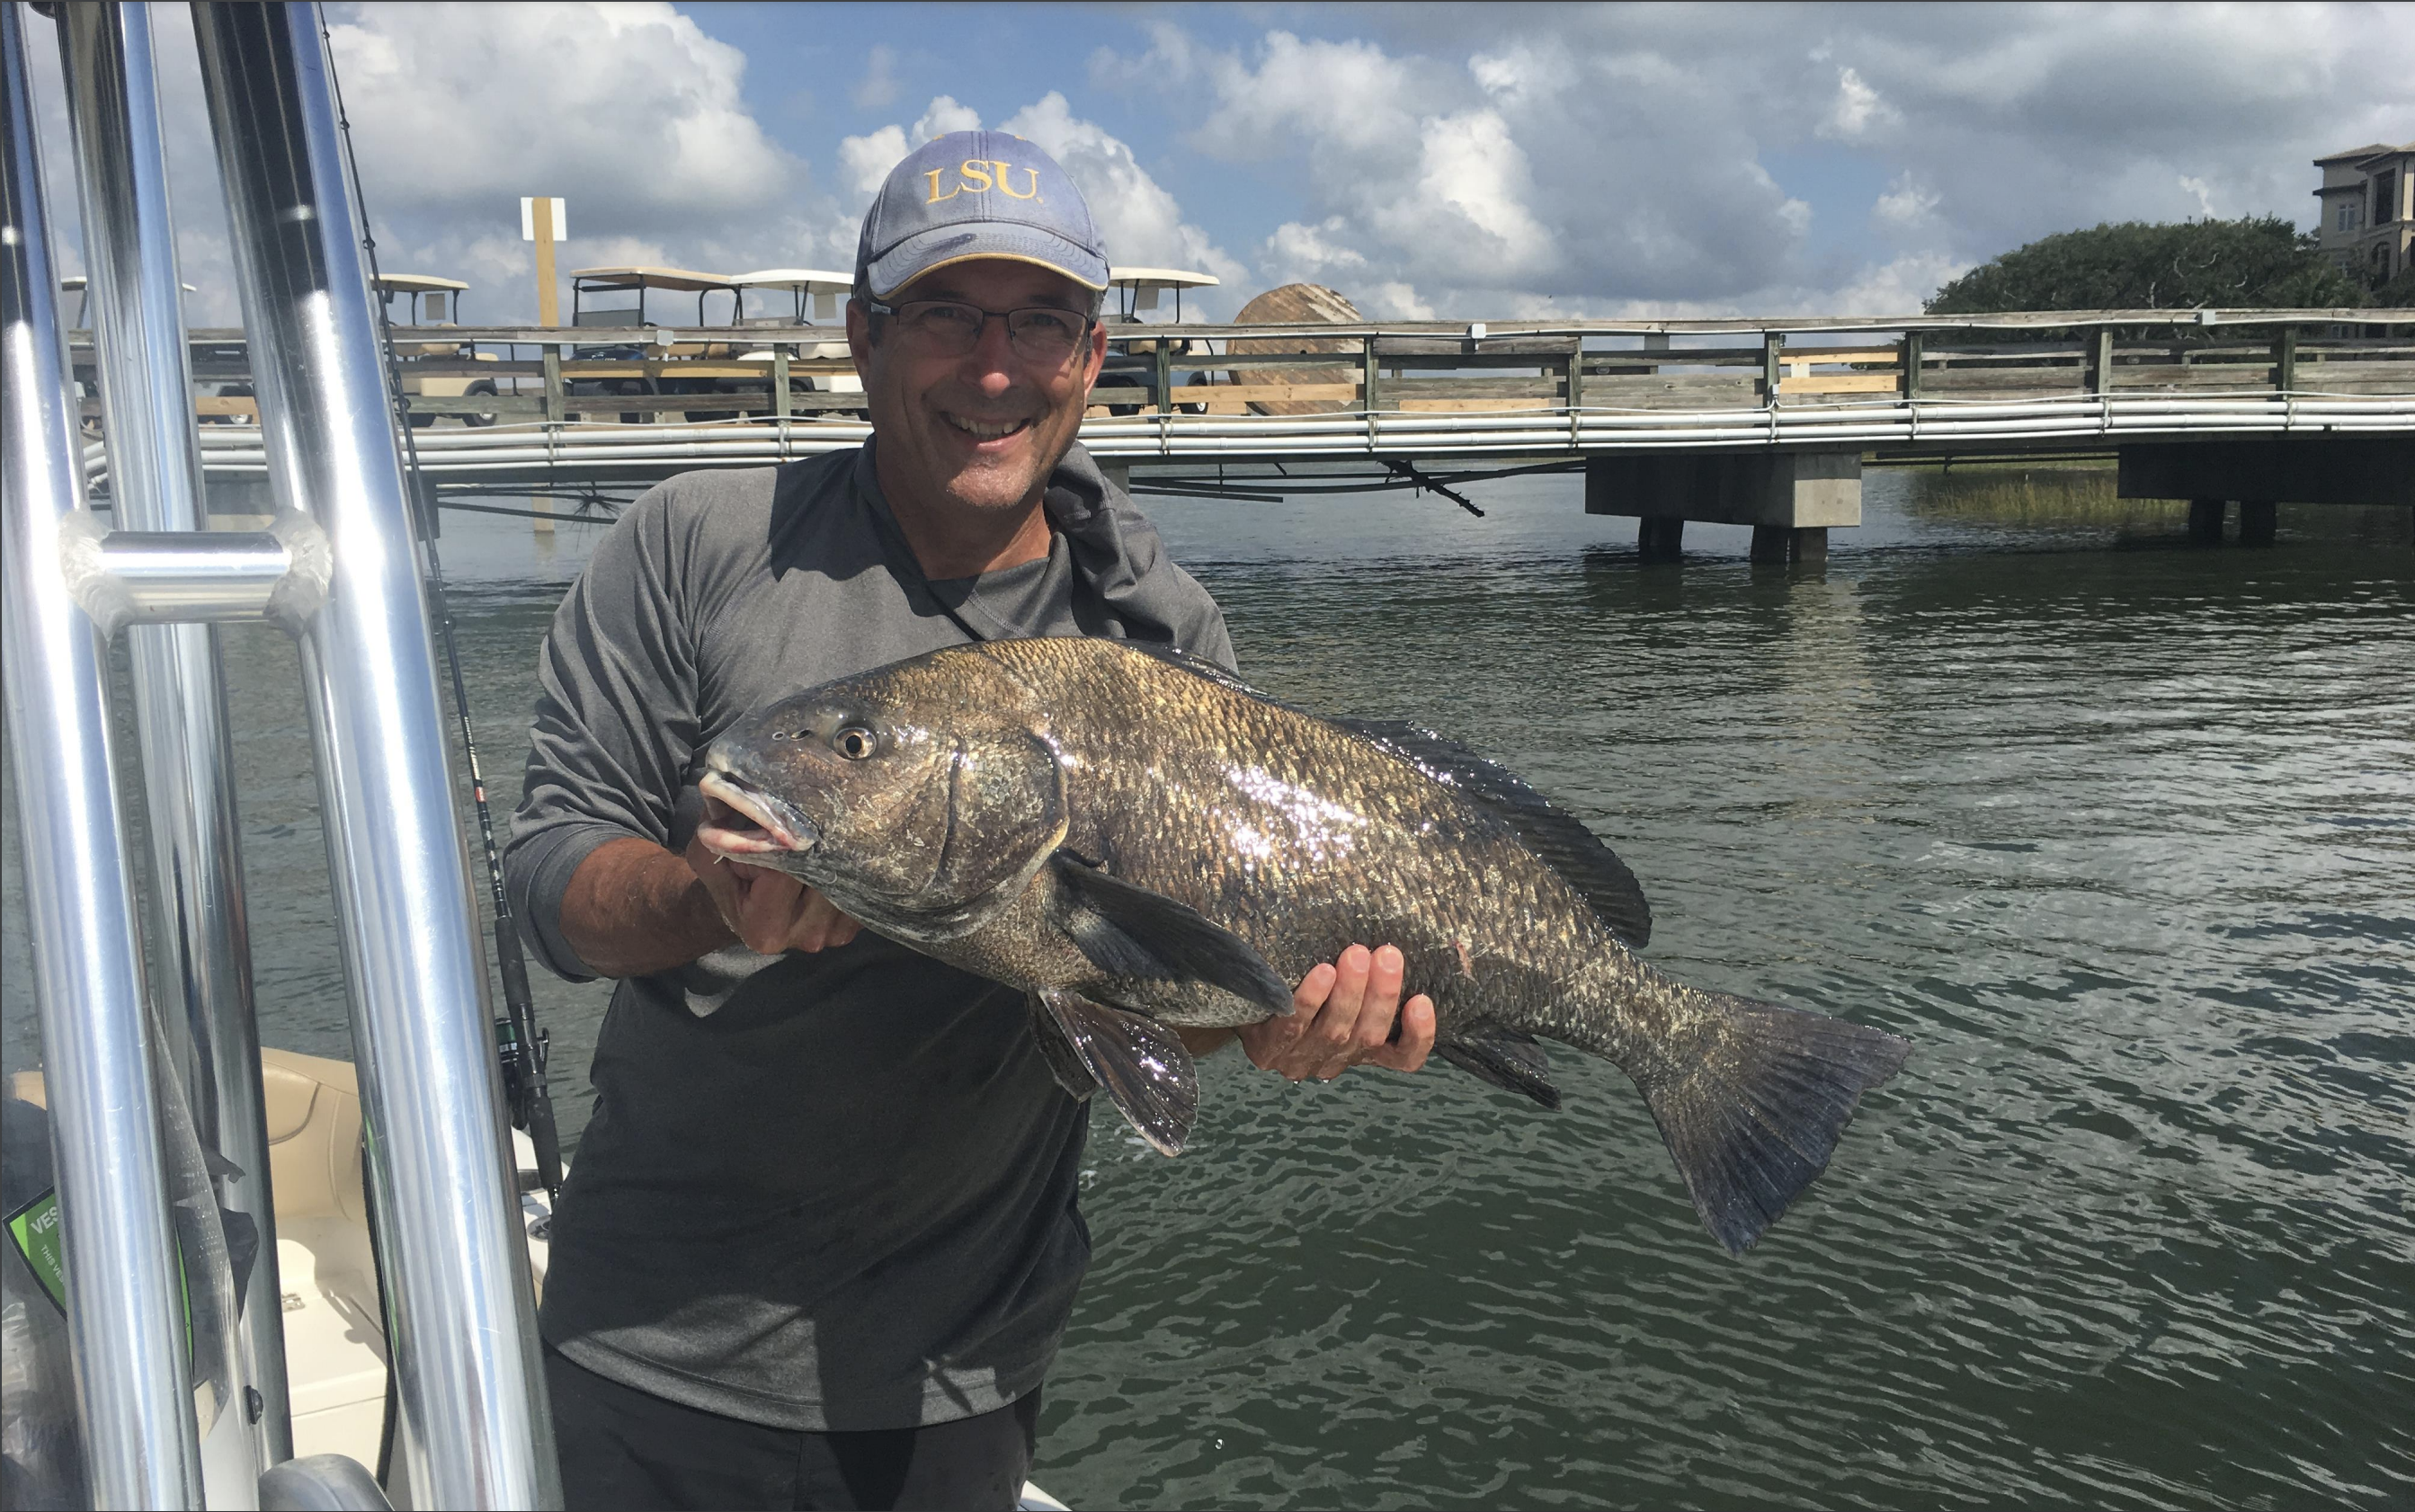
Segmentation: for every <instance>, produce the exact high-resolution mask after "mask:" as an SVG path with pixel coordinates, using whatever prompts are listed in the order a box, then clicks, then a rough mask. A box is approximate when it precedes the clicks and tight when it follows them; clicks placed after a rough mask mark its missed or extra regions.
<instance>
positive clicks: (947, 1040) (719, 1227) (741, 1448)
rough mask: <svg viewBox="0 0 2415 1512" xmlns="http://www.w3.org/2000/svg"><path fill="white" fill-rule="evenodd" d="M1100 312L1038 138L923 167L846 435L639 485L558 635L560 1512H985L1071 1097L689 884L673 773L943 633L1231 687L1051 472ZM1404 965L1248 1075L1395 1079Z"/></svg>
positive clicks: (895, 213)
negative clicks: (1212, 671) (566, 1155)
mask: <svg viewBox="0 0 2415 1512" xmlns="http://www.w3.org/2000/svg"><path fill="white" fill-rule="evenodd" d="M1106 283H1107V263H1106V258H1105V251H1104V248H1103V247H1102V246H1101V245H1100V239H1099V235H1098V232H1097V229H1096V227H1095V226H1093V225H1092V223H1091V220H1090V215H1089V210H1088V207H1087V205H1086V204H1085V203H1084V202H1083V200H1082V196H1081V194H1080V192H1079V191H1078V190H1076V189H1075V188H1074V187H1073V185H1072V181H1071V180H1069V179H1068V178H1067V177H1066V176H1065V173H1064V171H1063V170H1062V169H1060V168H1059V167H1058V166H1057V164H1056V163H1055V162H1054V161H1052V160H1051V159H1050V158H1049V157H1047V156H1046V155H1045V154H1043V153H1042V152H1041V151H1040V150H1039V149H1038V148H1036V147H1034V146H1033V145H1032V144H1031V143H1029V142H1025V141H1022V140H1021V139H1019V138H1015V137H1011V136H1006V135H1003V134H1000V133H996V132H959V133H956V134H953V135H951V136H947V137H942V138H940V139H939V140H937V141H936V142H931V143H929V144H927V145H926V146H924V147H922V149H921V150H920V151H918V152H916V153H915V154H913V155H912V156H911V157H908V158H907V159H906V161H905V162H903V163H901V164H899V165H898V167H897V168H896V170H895V171H894V172H892V173H891V174H890V176H889V180H888V183H887V185H886V186H885V187H883V188H882V190H881V192H880V194H879V196H878V198H877V200H875V202H874V203H873V205H872V209H871V211H870V213H869V214H868V215H867V216H866V217H865V218H864V225H863V236H862V243H861V246H860V248H859V251H858V254H857V263H856V289H855V296H854V299H853V301H852V302H851V303H850V305H849V307H848V309H847V339H848V343H849V346H850V348H851V350H852V351H853V352H854V355H855V362H856V367H857V370H858V371H859V372H860V373H861V374H862V378H863V385H864V396H865V401H866V403H867V405H868V406H869V409H870V412H871V416H872V430H873V439H872V440H871V441H870V442H866V443H865V444H864V445H863V446H862V448H860V449H858V450H854V451H847V452H841V453H835V454H832V455H830V456H826V457H819V458H816V459H814V460H811V461H805V462H798V463H792V464H790V465H788V466H787V467H782V468H777V469H764V470H760V471H756V472H714V473H704V472H697V473H689V474H687V475H685V476H682V477H678V478H673V479H672V480H670V481H669V482H668V483H666V484H664V485H663V486H662V487H658V488H656V489H654V490H653V491H652V492H651V493H649V494H647V495H646V496H645V497H644V498H643V499H641V500H639V501H638V502H637V503H636V504H635V505H634V506H632V507H631V509H630V510H629V512H628V514H627V515H626V516H624V517H623V518H622V520H621V522H620V523H619V524H617V525H615V526H614V527H613V529H612V530H611V531H610V532H609V533H608V534H607V535H606V537H605V538H604V540H603V541H602V542H601V543H600V544H599V545H598V546H597V547H596V550H595V554H594V556H593V558H592V560H591V561H590V562H589V564H588V566H587V569H586V571H585V572H584V573H583V574H582V575H581V576H580V577H579V580H578V582H577V585H576V586H575V587H573V588H572V590H571V591H570V593H569V594H568V595H567V597H565V598H564V600H563V602H562V607H561V610H560V611H559V612H558V613H557V614H556V615H555V617H554V622H553V628H552V630H551V632H550V634H549V635H548V636H547V639H546V643H545V649H544V651H543V653H542V656H541V660H540V666H539V681H540V691H539V696H538V700H537V708H536V720H535V729H534V736H533V742H532V749H531V752H530V756H529V764H528V771H527V778H526V786H525V788H524V790H523V793H522V797H521V801H520V807H519V810H518V813H517V816H515V820H514V824H513V834H512V839H511V843H510V846H509V847H508V849H507V851H506V856H505V865H506V871H507V876H508V879H509V882H510V884H511V887H512V889H513V891H514V900H513V901H514V903H515V905H516V906H517V907H518V909H519V912H520V917H521V919H523V920H524V921H527V923H526V927H527V929H528V931H529V935H530V943H531V944H532V947H533V948H534V949H535V951H537V953H538V954H539V955H540V956H541V957H542V958H543V959H544V960H545V962H546V963H547V965H548V966H551V967H552V968H553V969H554V970H556V971H558V972H560V973H561V974H562V975H564V976H566V977H570V978H573V979H575V980H588V979H592V978H595V977H613V978H617V979H619V980H620V984H619V986H618V988H617V990H616V991H615V992H614V994H613V998H612V1007H611V1011H610V1013H609V1014H608V1015H607V1018H606V1020H605V1023H604V1026H603V1030H602V1032H601V1035H600V1037H599V1039H598V1040H597V1043H596V1049H595V1060H594V1070H593V1073H592V1080H593V1083H594V1085H595V1090H596V1102H595V1112H594V1115H593V1118H592V1122H591V1123H590V1124H589V1125H588V1128H587V1132H586V1136H585V1138H584V1140H583V1141H582V1143H581V1145H580V1146H579V1149H578V1152H577V1161H576V1163H575V1165H574V1167H573V1170H572V1173H571V1175H570V1179H569V1184H568V1188H567V1190H565V1191H564V1193H563V1195H562V1206H561V1211H560V1213H559V1214H558V1215H557V1217H556V1219H555V1220H554V1226H553V1236H552V1237H553V1243H552V1265H551V1268H550V1271H549V1273H548V1276H547V1283H546V1291H545V1299H544V1306H543V1309H542V1311H541V1315H540V1316H541V1323H542V1328H543V1332H544V1336H545V1340H546V1343H547V1383H548V1385H549V1389H550V1391H551V1394H552V1398H553V1408H554V1418H555V1427H556V1434H557V1438H558V1441H559V1445H560V1447H561V1451H562V1481H563V1487H564V1490H565V1494H566V1497H567V1500H568V1503H569V1505H571V1506H572V1507H574V1508H576V1507H584V1506H597V1507H601V1506H613V1507H675V1506H699V1507H701V1506H712V1507H792V1506H793V1507H855V1506H862V1507H886V1506H914V1507H991V1508H996V1507H1006V1506H1011V1505H1013V1504H1014V1501H1015V1497H1016V1493H1017V1491H1018V1490H1020V1488H1021V1486H1022V1483H1023V1479H1024V1475H1025V1472H1026V1470H1027V1468H1028V1465H1029V1462H1030V1458H1031V1452H1032V1445H1033V1442H1034V1438H1035V1433H1036V1425H1037V1422H1038V1414H1039V1403H1040V1385H1041V1381H1042V1377H1043V1376H1044V1375H1045V1373H1046V1371H1047V1369H1048V1365H1049V1362H1050V1361H1051V1359H1052V1358H1053V1357H1054V1356H1055V1354H1056V1351H1057V1342H1058V1340H1059V1339H1060V1338H1061V1336H1062V1335H1063V1332H1064V1328H1065V1324H1066V1320H1067V1317H1068V1316H1069V1315H1070V1313H1071V1311H1072V1304H1073V1295H1074V1291H1075V1289H1076V1287H1077V1286H1078V1285H1079V1283H1080V1280H1081V1277H1082V1271H1083V1268H1084V1266H1085V1265H1087V1261H1088V1258H1089V1249H1090V1245H1089V1235H1088V1231H1087V1229H1086V1228H1085V1226H1084V1224H1083V1221H1082V1219H1081V1216H1080V1213H1079V1211H1078V1210H1077V1204H1076V1190H1075V1176H1076V1175H1077V1174H1078V1171H1079V1168H1080V1162H1081V1153H1082V1144H1083V1137H1084V1130H1085V1128H1086V1117H1087V1110H1086V1109H1085V1107H1084V1105H1083V1104H1081V1103H1078V1102H1075V1101H1074V1100H1072V1098H1070V1097H1068V1096H1067V1095H1066V1094H1065V1093H1064V1092H1063V1091H1062V1090H1060V1089H1059V1088H1058V1086H1057V1083H1056V1080H1055V1079H1054V1077H1052V1076H1051V1074H1050V1072H1049V1070H1048V1068H1047V1065H1046V1063H1045V1061H1044V1060H1043V1059H1042V1055H1041V1053H1040V1052H1039V1050H1038V1048H1037V1047H1036V1046H1035V1045H1034V1043H1033V1042H1032V1040H1031V1037H1030V1033H1029V1030H1028V1027H1027V1012H1026V1008H1025V1005H1024V1003H1023V1001H1022V1000H1021V997H1020V996H1019V995H1017V994H1015V993H1013V992H1012V991H1010V990H1009V989H1007V988H1004V987H1001V986H999V985H997V983H995V982H991V981H984V980H982V979H981V978H978V977H972V976H968V975H967V974H965V973H963V972H960V971H957V970H955V969H954V968H952V967H950V966H943V965H941V964H939V963H938V962H936V961H933V960H931V959H929V958H928V957H925V956H922V955H918V954H915V953H914V952H912V951H908V950H907V949H905V948H904V947H902V946H899V945H896V944H894V943H892V942H891V941H889V940H886V939H882V938H880V937H878V936H873V935H869V934H865V933H862V932H861V931H859V929H858V928H857V926H856V924H855V922H854V921H852V920H849V919H847V917H846V916H844V915H842V914H840V913H839V912H838V911H837V910H836V909H835V908H834V907H832V906H831V905H830V904H829V903H828V902H827V901H825V900H824V899H822V898H821V897H820V896H819V895H818V894H817V893H816V892H814V891H812V890H811V889H808V888H804V887H802V885H801V884H799V883H798V882H796V881H795V880H794V879H792V878H790V877H788V876H785V875H783V874H780V873H777V872H771V871H757V870H756V869H753V868H749V867H744V866H741V865H737V864H733V863H728V862H724V861H719V860H717V859H716V858H715V857H714V856H713V855H712V852H711V851H709V850H707V849H705V848H704V847H703V846H700V845H699V844H697V841H696V839H695V831H696V826H697V815H698V812H699V809H700V803H699V801H698V799H697V792H696V786H695V784H696V779H697V775H698V772H697V766H698V763H699V761H700V758H701V757H702V756H703V754H704V752H705V750H706V748H707V747H708V746H709V745H710V744H711V743H712V740H713V738H714V737H715V736H717V735H718V734H720V733H721V731H722V730H724V729H725V728H727V726H729V725H730V724H731V723H732V722H733V721H735V720H737V719H738V718H739V717H741V716H742V715H743V714H745V713H747V712H748V711H751V710H753V709H754V708H756V707H757V706H759V705H762V704H765V703H768V702H770V701H772V699H774V698H777V697H780V696H785V695H787V694H790V693H794V692H796V691H798V690H799V689H802V688H804V687H807V686H809V685H811V684H814V683H817V682H821V681H826V680H828V679H831V678H833V677H838V676H842V675H846V674H848V673H853V672H859V671H862V670H865V669H867V668H870V667H873V666H880V665H883V664H885V663H888V662H892V661H895V660H898V659H900V658H902V657H907V656H913V655H918V654H920V653H922V652H923V651H933V650H937V648H939V647H942V646H948V645H954V644H961V643H963V642H965V641H967V640H984V639H993V638H999V637H1005V636H1075V635H1083V636H1124V637H1131V638H1136V639H1146V640H1152V641H1158V642H1164V643H1170V644H1173V645H1176V646H1178V647H1180V648H1182V649H1183V650H1185V651H1192V652H1193V653H1195V654H1198V655H1201V656H1206V657H1209V658H1212V659H1214V660H1216V661H1218V662H1221V663H1223V664H1225V665H1227V666H1230V665H1231V663H1232V647H1231V644H1230V642H1229V641H1228V639H1227V638H1226V636H1225V632H1224V623H1223V617H1222V614H1221V613H1220V612H1219V611H1218V610H1217V607H1216V606H1215V603H1214V602H1213V601H1212V600H1211V599H1209V598H1208V596H1207V593H1206V591H1204V590H1202V589H1201V588H1200V587H1199V585H1198V584H1197V583H1196V582H1194V581H1192V579H1191V577H1190V576H1188V575H1186V574H1185V573H1183V572H1182V570H1181V569H1180V568H1178V567H1177V566H1175V565H1174V564H1173V563H1172V562H1170V561H1167V560H1166V558H1165V554H1164V549H1163V546H1162V544H1161V543H1160V541H1159V539H1158V536H1157V533H1156V531H1154V530H1152V529H1151V528H1150V527H1149V525H1148V523H1147V520H1145V519H1143V518H1142V517H1141V516H1140V515H1139V513H1138V512H1137V511H1136V510H1134V509H1133V507H1132V502H1131V500H1130V499H1128V498H1126V497H1125V496H1124V494H1123V492H1122V490H1120V489H1118V488H1117V487H1115V486H1114V485H1112V484H1110V483H1109V482H1107V481H1106V479H1105V478H1104V477H1102V475H1101V473H1100V472H1099V470H1098V468H1097V467H1096V466H1095V465H1094V464H1093V463H1092V462H1091V461H1090V459H1089V457H1088V456H1087V454H1086V453H1085V452H1083V450H1082V449H1081V448H1080V447H1079V446H1078V445H1076V444H1075V442H1074V437H1075V434H1076V432H1077V431H1078V430H1079V428H1080V427H1081V422H1082V413H1083V411H1084V409H1085V407H1086V405H1087V400H1088V397H1089V390H1090V385H1091V383H1092V382H1094V381H1095V380H1096V379H1097V377H1098V374H1099V368H1100V366H1101V364H1102V362H1103V361H1104V358H1105V353H1106V337H1105V334H1104V332H1103V331H1102V329H1101V327H1100V325H1099V322H1098V309H1099V301H1100V297H1101V294H1102V292H1103V290H1104V289H1105V287H1106ZM1401 975H1402V966H1401V958H1400V954H1399V952H1398V951H1393V950H1391V949H1390V948H1388V947H1386V948H1384V949H1381V950H1377V951H1373V952H1370V951H1367V950H1365V949H1362V948H1358V947H1353V948H1352V949H1351V950H1350V951H1346V952H1344V953H1343V955H1342V959H1341V960H1339V961H1337V962H1334V963H1330V964H1328V965H1325V966H1318V967H1317V968H1316V969H1315V970H1314V971H1312V973H1310V975H1309V977H1308V978H1307V980H1306V981H1302V982H1301V983H1300V985H1299V989H1298V992H1297V995H1296V999H1295V1001H1296V1007H1297V1011H1296V1012H1295V1013H1294V1015H1293V1016H1292V1017H1290V1018H1288V1019H1284V1020H1279V1021H1271V1022H1269V1023H1268V1024H1266V1025H1258V1026H1256V1027H1254V1028H1252V1029H1250V1030H1247V1031H1244V1032H1243V1034H1242V1037H1241V1038H1242V1040H1243V1042H1244V1046H1245V1048H1246V1050H1247V1051H1248V1053H1249V1055H1250V1057H1251V1058H1252V1060H1253V1061H1255V1062H1256V1063H1257V1064H1259V1065H1261V1066H1264V1067H1267V1068H1269V1069H1271V1070H1277V1071H1280V1072H1281V1073H1282V1074H1284V1075H1287V1076H1290V1077H1292V1078H1293V1079H1295V1080H1298V1079H1303V1078H1310V1077H1314V1078H1327V1077H1331V1076H1335V1075H1338V1074H1340V1073H1341V1072H1342V1070H1346V1069H1347V1068H1349V1067H1351V1066H1354V1065H1358V1064H1371V1063H1372V1064H1378V1065H1383V1066H1388V1067H1391V1068H1394V1069H1397V1070H1416V1069H1417V1068H1418V1065H1419V1064H1421V1063H1422V1062H1423V1061H1424V1059H1425V1057H1426V1055H1427V1053H1428V1051H1429V1050H1430V1049H1431V1048H1432V1046H1433V1005H1432V1004H1431V1003H1430V1002H1428V1001H1427V1000H1426V999H1424V998H1423V997H1418V998H1414V999H1412V1000H1411V1001H1410V1002H1409V1003H1408V1004H1407V1005H1406V1006H1405V1007H1403V1005H1402V1003H1401V1001H1400V995H1401ZM1396 1024H1397V1027H1398V1030H1399V1034H1398V1042H1397V1043H1395V1042H1391V1041H1392V1037H1393V1033H1394V1029H1395V1026H1396ZM1186 1038H1187V1039H1191V1040H1192V1048H1193V1049H1194V1050H1195V1051H1200V1052H1205V1051H1207V1050H1210V1049H1213V1048H1214V1046H1215V1044H1216V1042H1217V1041H1218V1040H1220V1039H1221V1038H1223V1036H1222V1034H1221V1033H1207V1034H1201V1035H1197V1036H1192V1035H1186Z"/></svg>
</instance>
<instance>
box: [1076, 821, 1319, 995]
mask: <svg viewBox="0 0 2415 1512" xmlns="http://www.w3.org/2000/svg"><path fill="white" fill-rule="evenodd" d="M1049 864H1050V865H1051V866H1052V867H1054V868H1055V870H1056V873H1057V891H1056V893H1055V895H1054V897H1053V898H1052V899H1051V900H1050V911H1051V913H1052V915H1053V916H1054V918H1055V920H1056V921H1057V926H1058V927H1059V928H1061V929H1063V930H1064V931H1065V934H1066V936H1067V937H1068V938H1070V939H1071V940H1072V942H1073V943H1074V945H1075V946H1077V947H1079V948H1080V950H1081V951H1082V953H1083V954H1084V955H1085V956H1087V957H1088V958H1089V961H1090V964H1091V965H1092V966H1097V967H1098V968H1099V969H1100V970H1102V971H1104V972H1106V973H1107V974H1108V975H1110V976H1117V977H1138V978H1141V979H1143V980H1145V981H1204V982H1206V983H1207V984H1208V985H1209V986H1211V987H1222V989H1223V990H1224V991H1226V992H1228V993H1231V994H1232V995H1233V996H1236V997H1240V998H1244V999H1246V1000H1248V1001H1250V1002H1252V1003H1255V1004H1257V1005H1258V1006H1259V1007H1261V1008H1263V1009H1265V1010H1267V1012H1268V1013H1269V1014H1272V1015H1274V1016H1275V1017H1278V1018H1280V1017H1282V1016H1283V1015H1285V1014H1288V1013H1289V1012H1290V1011H1291V986H1290V984H1289V983H1287V982H1285V981H1283V980H1282V977H1280V976H1277V975H1276V974H1275V968H1274V967H1273V966H1268V965H1267V958H1266V957H1265V956H1262V955H1260V954H1259V953H1258V952H1257V951H1255V950H1253V949H1252V948H1251V946H1250V943H1249V941H1247V940H1245V939H1243V938H1241V936H1238V935H1236V934H1234V933H1233V932H1232V931H1231V930H1229V929H1226V928H1224V927H1223V926H1222V924H1219V923H1217V922H1215V921H1213V920H1210V919H1209V918H1207V916H1206V915H1205V914H1202V913H1200V912H1199V911H1198V910H1197V909H1195V908H1192V907H1191V906H1189V905H1187V904H1182V903H1177V902H1176V901H1175V900H1174V899H1172V898H1169V897H1167V896H1166V895H1165V894H1164V893H1162V892H1152V891H1149V890H1148V889H1147V888H1144V887H1135V886H1133V885H1132V883H1130V882H1127V881H1124V880H1123V879H1122V878H1120V877H1114V876H1108V875H1107V874H1106V873H1104V872H1102V871H1100V870H1099V869H1098V868H1097V867H1095V866H1091V865H1088V864H1087V863H1085V862H1083V861H1079V860H1077V859H1076V858H1074V857H1072V856H1071V855H1068V854H1067V853H1065V852H1064V851H1061V850H1060V851H1058V852H1057V854H1056V855H1055V856H1054V857H1052V858H1051V859H1050V862H1049Z"/></svg>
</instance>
